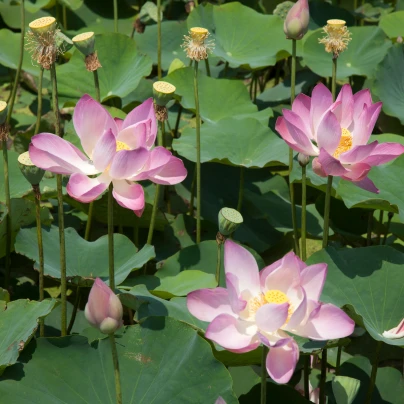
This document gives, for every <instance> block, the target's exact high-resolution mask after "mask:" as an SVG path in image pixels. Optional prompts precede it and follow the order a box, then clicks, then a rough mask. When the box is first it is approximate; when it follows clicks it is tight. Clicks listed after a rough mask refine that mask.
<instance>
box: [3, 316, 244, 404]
mask: <svg viewBox="0 0 404 404" xmlns="http://www.w3.org/2000/svg"><path fill="white" fill-rule="evenodd" d="M34 345H36V346H34ZM116 347H117V350H118V358H119V367H120V374H121V384H122V399H123V402H124V403H130V402H131V401H132V402H133V403H141V402H142V401H143V402H144V403H155V404H166V403H167V402H170V401H171V402H174V403H185V402H192V403H206V402H212V403H214V402H215V401H216V399H217V398H218V397H219V396H222V397H223V399H224V400H226V402H227V403H228V404H234V403H237V399H236V397H235V396H234V393H233V392H232V379H231V377H230V374H229V372H228V371H227V369H226V368H225V366H224V365H223V364H222V363H220V362H219V361H217V360H216V359H215V358H214V357H213V355H212V350H211V347H210V345H209V343H208V342H207V341H205V340H204V339H203V338H202V337H200V336H199V335H198V333H197V332H196V331H195V330H193V329H192V328H191V327H189V326H188V325H186V324H183V323H181V322H178V321H176V320H173V319H170V318H151V319H148V320H146V321H145V322H143V323H142V324H139V325H135V326H129V327H127V329H126V332H125V333H124V334H123V335H122V337H117V338H116ZM33 349H35V351H34V352H33V353H31V354H32V358H30V359H29V360H28V357H27V356H26V355H25V356H24V357H23V358H22V360H21V363H20V364H19V366H14V367H12V368H10V369H9V370H7V371H6V373H5V374H4V375H3V377H2V378H1V379H0V380H1V383H0V394H1V397H2V399H3V400H5V402H12V403H13V404H22V403H26V402H27V400H26V397H27V396H28V395H29V401H30V402H31V403H33V404H34V403H35V404H54V403H55V400H57V401H61V402H62V401H63V402H66V403H75V404H85V403H94V402H98V403H100V404H101V403H105V404H107V403H108V404H110V403H111V402H114V401H115V387H114V369H113V365H112V358H111V349H110V341H109V340H108V339H103V340H100V341H95V342H94V343H93V344H92V345H91V346H90V345H89V344H88V341H87V338H85V337H82V336H70V337H64V338H50V339H47V338H40V339H38V340H37V341H36V343H35V344H33V347H32V350H33ZM179 363H180V364H181V366H178V364H179ZM22 375H23V377H22ZM16 380H19V382H18V383H16ZM207 386H209V388H207Z"/></svg>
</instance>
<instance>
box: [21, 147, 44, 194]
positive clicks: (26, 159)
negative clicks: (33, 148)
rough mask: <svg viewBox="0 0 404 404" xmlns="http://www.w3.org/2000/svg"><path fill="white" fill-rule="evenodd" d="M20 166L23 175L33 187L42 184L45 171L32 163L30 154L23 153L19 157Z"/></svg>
mask: <svg viewBox="0 0 404 404" xmlns="http://www.w3.org/2000/svg"><path fill="white" fill-rule="evenodd" d="M18 165H19V166H20V170H21V172H22V174H23V175H24V177H25V178H26V179H27V181H28V182H29V183H30V184H31V185H32V186H34V185H38V184H39V183H40V182H41V180H42V177H43V176H44V174H45V171H44V170H42V168H39V167H37V166H36V165H35V164H34V163H33V162H32V161H31V158H30V156H29V152H25V153H22V154H20V155H19V156H18ZM36 196H37V195H36ZM39 199H40V198H39Z"/></svg>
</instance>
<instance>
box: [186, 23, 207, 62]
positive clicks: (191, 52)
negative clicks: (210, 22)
mask: <svg viewBox="0 0 404 404" xmlns="http://www.w3.org/2000/svg"><path fill="white" fill-rule="evenodd" d="M209 35H210V34H209V31H208V30H207V29H206V28H201V27H193V28H191V29H190V30H189V35H184V43H183V44H182V45H181V47H182V48H184V50H185V53H186V54H187V57H189V58H190V59H192V60H196V61H197V62H200V61H201V60H205V59H207V58H208V56H209V53H212V51H213V49H214V47H215V46H214V42H213V41H212V40H208V37H209Z"/></svg>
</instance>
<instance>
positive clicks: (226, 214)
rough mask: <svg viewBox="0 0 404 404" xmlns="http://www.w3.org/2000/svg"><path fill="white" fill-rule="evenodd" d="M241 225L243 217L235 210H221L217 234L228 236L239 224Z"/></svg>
mask: <svg viewBox="0 0 404 404" xmlns="http://www.w3.org/2000/svg"><path fill="white" fill-rule="evenodd" d="M241 223H243V216H241V213H240V212H238V211H237V210H236V209H231V208H222V209H220V212H219V232H220V233H221V234H222V235H223V236H230V234H232V233H234V232H235V231H236V230H237V228H238V227H239V226H240V224H241Z"/></svg>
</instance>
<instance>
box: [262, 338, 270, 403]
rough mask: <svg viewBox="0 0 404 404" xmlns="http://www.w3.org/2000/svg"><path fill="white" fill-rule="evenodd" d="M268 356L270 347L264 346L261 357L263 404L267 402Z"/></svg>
mask: <svg viewBox="0 0 404 404" xmlns="http://www.w3.org/2000/svg"><path fill="white" fill-rule="evenodd" d="M267 354H268V347H267V346H265V345H263V347H262V356H261V401H260V402H261V404H266V402H267V367H266V359H267Z"/></svg>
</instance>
